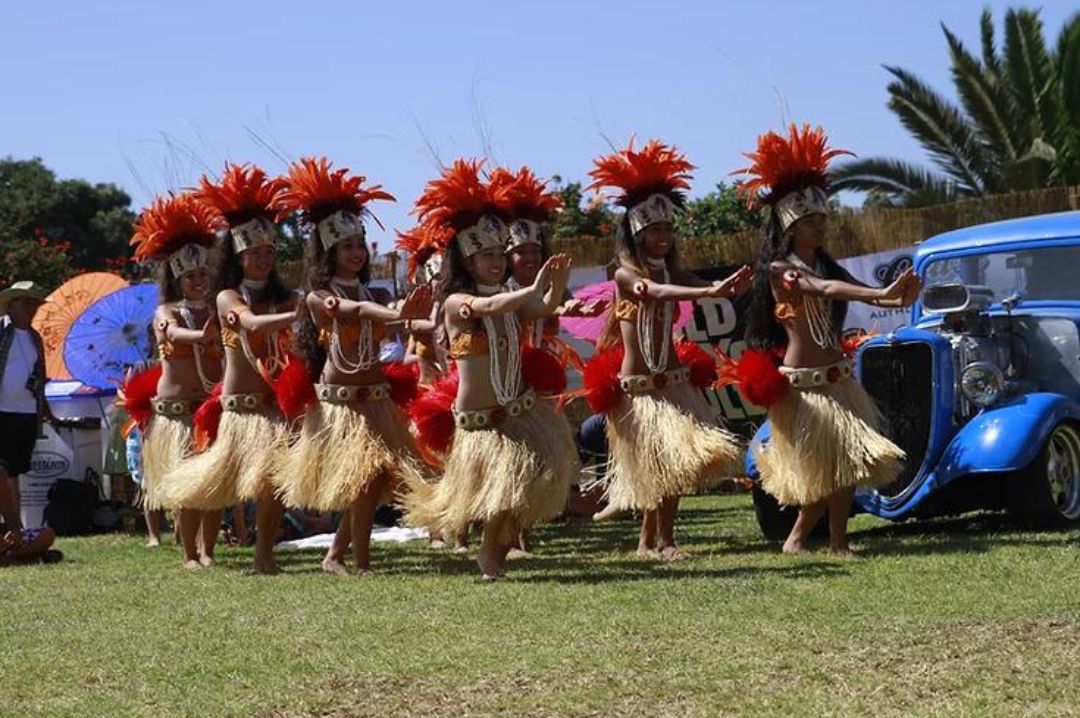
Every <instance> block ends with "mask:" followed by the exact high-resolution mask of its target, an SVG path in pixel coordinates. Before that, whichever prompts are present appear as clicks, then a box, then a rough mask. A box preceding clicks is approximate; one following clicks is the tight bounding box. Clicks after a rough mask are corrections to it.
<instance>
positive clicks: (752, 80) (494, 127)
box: [0, 0, 1078, 247]
mask: <svg viewBox="0 0 1080 718" xmlns="http://www.w3.org/2000/svg"><path fill="white" fill-rule="evenodd" d="M984 4H985V5H988V6H989V7H991V8H992V10H993V11H994V15H995V20H996V22H997V24H998V26H999V27H1000V24H1001V19H1002V17H1003V15H1004V11H1005V9H1006V8H1007V7H1008V6H1009V5H1010V4H1009V3H1005V2H990V3H978V2H961V1H950V2H941V0H938V1H937V2H931V1H928V0H908V1H906V2H880V1H877V0H862V1H861V2H857V1H854V0H834V1H832V2H824V1H822V2H810V1H807V0H803V1H802V2H794V1H790V2H789V1H787V0H775V1H774V2H770V3H755V2H729V1H727V0H724V1H720V0H714V1H713V2H682V3H679V2H669V3H661V2H651V3H647V2H634V1H628V0H627V1H623V2H606V1H605V2H561V1H552V2H543V3H541V2H533V3H526V2H512V1H510V0H504V2H466V1H464V0H460V1H459V2H446V1H444V2H434V1H430V2H406V1H404V0H399V2H394V3H388V2H384V3H369V2H360V1H356V2H317V1H315V0H311V1H309V2H303V3H301V2H291V3H290V2H276V1H273V0H263V1H262V2H254V1H251V0H244V1H240V0H236V1H234V2H226V1H225V0H218V2H213V3H212V2H203V1H201V0H198V1H195V0H189V1H186V2H175V3H166V2H152V1H150V2H148V1H146V0H143V1H141V2H119V1H118V2H104V1H103V2H99V3H87V2H71V1H69V0H59V1H54V2H33V3H31V2H20V1H17V0H13V1H12V2H5V3H3V5H2V6H0V27H2V28H4V36H5V37H4V42H3V43H0V67H3V68H5V72H4V83H3V95H2V98H3V99H2V101H0V102H2V104H0V108H2V111H0V155H12V156H15V157H30V156H35V155H36V156H40V157H42V158H43V159H44V160H45V162H46V163H47V164H48V165H49V166H50V167H52V168H53V169H55V170H56V171H57V172H58V173H59V174H60V175H61V176H74V177H85V178H87V179H89V180H92V181H107V182H115V183H117V184H119V185H121V186H123V187H124V188H125V189H127V190H128V191H129V192H130V193H131V195H132V198H133V204H134V205H135V207H136V209H138V208H139V207H141V206H142V205H143V204H145V203H146V202H147V201H148V200H149V198H150V193H153V192H160V191H163V190H166V189H170V188H179V187H183V186H188V185H190V184H192V183H193V182H194V181H195V180H197V178H198V176H199V175H200V174H201V173H202V172H203V171H205V170H207V169H209V170H211V171H219V170H220V167H221V165H222V164H223V163H224V161H225V160H226V159H230V160H235V161H253V162H256V163H258V164H261V165H262V166H264V167H265V168H266V169H267V170H268V171H271V172H279V171H281V170H282V169H283V168H284V164H283V162H282V160H281V159H280V158H279V157H278V156H277V155H278V154H280V155H282V156H285V157H288V158H296V157H299V156H302V155H305V154H325V155H327V156H329V157H330V158H331V159H332V160H334V161H335V162H336V163H337V164H339V165H344V166H348V167H350V168H352V169H353V170H354V171H356V172H358V173H360V174H364V175H367V176H368V177H369V179H371V180H373V181H376V182H379V183H381V184H383V185H384V186H385V187H386V188H387V189H388V190H389V191H391V192H392V193H393V194H395V195H396V196H397V198H398V203H397V204H396V205H395V206H386V207H381V208H377V209H376V213H377V214H378V216H379V217H380V219H382V220H383V223H384V224H385V225H386V226H387V228H388V230H389V229H394V228H405V227H406V226H408V224H409V219H408V217H407V212H408V210H409V209H410V207H411V204H412V201H413V199H414V198H415V197H416V195H417V194H418V192H419V191H420V189H421V188H422V186H423V184H424V182H426V181H427V180H428V179H429V178H431V177H432V176H433V175H434V174H435V172H436V169H435V159H434V157H433V153H432V151H431V148H434V150H435V152H437V154H438V156H439V158H441V159H442V160H443V161H445V162H448V161H449V160H451V159H453V158H454V157H456V156H460V155H467V156H474V155H481V154H485V152H489V153H490V156H491V158H492V159H493V160H495V161H497V162H499V163H506V164H510V165H514V166H517V165H521V164H528V165H530V166H532V167H533V168H534V170H535V171H536V172H537V173H538V174H540V175H541V176H550V175H553V174H560V175H562V176H563V177H565V178H569V179H580V178H583V177H584V175H585V172H586V171H587V170H588V168H589V166H590V162H591V160H592V158H593V157H595V156H596V155H598V154H600V153H602V152H604V151H606V150H607V143H606V140H605V137H607V138H610V140H611V141H612V142H615V143H616V144H619V145H621V144H623V143H624V142H625V141H626V140H627V139H628V138H629V136H630V135H631V134H632V133H636V134H637V135H638V137H640V138H642V139H645V138H651V137H658V138H661V139H663V140H665V141H669V142H674V143H675V144H676V145H678V146H679V147H680V148H681V149H682V150H683V151H685V152H686V153H687V155H688V156H689V158H690V159H691V161H693V162H694V163H695V164H697V165H698V167H699V169H698V170H697V172H696V180H695V192H694V193H696V194H701V193H704V192H706V191H708V190H709V189H710V188H711V187H712V185H713V184H714V183H715V182H717V181H719V180H723V179H725V177H726V176H727V174H728V173H729V172H730V171H731V170H733V169H735V168H737V167H739V166H741V164H740V163H741V157H740V152H742V151H744V150H748V149H750V148H751V147H752V146H753V143H754V138H755V137H756V136H757V134H758V133H760V132H762V131H764V130H766V129H769V128H774V127H777V126H779V125H780V123H781V122H782V121H785V120H795V121H808V122H812V123H817V124H821V125H823V126H824V127H825V128H826V129H827V130H828V132H829V134H830V136H831V138H832V140H833V143H834V144H835V145H838V146H841V147H844V148H848V149H851V150H853V151H855V152H856V153H858V154H860V155H864V156H866V155H894V156H901V157H906V158H909V159H916V160H918V159H921V154H920V152H919V149H918V147H917V145H915V143H914V142H913V141H912V140H911V139H910V138H909V137H908V136H907V134H906V133H905V132H904V131H903V129H902V128H901V127H900V125H899V123H898V122H897V121H896V120H895V119H894V117H893V116H892V115H891V114H890V113H889V112H888V111H887V110H886V109H885V101H886V93H885V86H886V84H887V82H888V77H887V74H886V72H885V71H884V70H883V69H882V67H881V66H882V64H895V65H899V66H902V67H905V68H907V69H910V70H912V71H914V72H916V73H917V74H919V75H920V76H922V77H923V78H924V79H926V80H927V81H929V82H930V83H931V84H932V85H934V86H935V87H938V88H939V89H942V90H950V87H951V86H950V84H949V75H948V59H947V51H946V47H945V42H944V38H943V36H942V33H941V29H940V26H939V23H940V22H944V23H945V24H946V25H947V26H948V27H949V28H950V29H952V30H953V31H954V32H956V33H957V34H958V35H959V36H960V37H961V38H962V39H963V40H964V41H965V42H966V43H967V44H968V45H969V46H970V47H972V48H973V49H975V48H977V47H978V38H979V36H978V18H979V12H980V10H981V8H982V7H983V5H984ZM1037 6H1038V7H1042V9H1043V20H1044V24H1045V26H1046V28H1047V35H1048V37H1049V39H1050V41H1051V42H1053V41H1054V40H1055V39H1056V37H1057V33H1058V30H1059V29H1060V27H1061V26H1062V24H1063V23H1064V21H1065V19H1066V18H1067V17H1068V16H1069V15H1070V14H1071V13H1072V12H1074V11H1076V10H1077V9H1078V7H1077V5H1076V4H1075V2H1069V1H1064V0H1052V1H1050V0H1047V1H1045V2H1042V3H1040V4H1038V5H1037ZM1001 34H1002V33H1001V32H1000V30H999V37H1000V35H1001ZM264 143H265V144H268V145H271V146H272V147H273V148H274V151H271V150H269V149H267V147H265V146H264ZM855 199H856V200H857V198H855ZM373 238H374V239H375V240H376V241H379V242H380V245H381V246H382V247H385V246H386V243H387V242H388V241H389V238H388V237H385V235H383V234H382V233H381V232H379V231H378V230H376V231H375V232H374V233H373Z"/></svg>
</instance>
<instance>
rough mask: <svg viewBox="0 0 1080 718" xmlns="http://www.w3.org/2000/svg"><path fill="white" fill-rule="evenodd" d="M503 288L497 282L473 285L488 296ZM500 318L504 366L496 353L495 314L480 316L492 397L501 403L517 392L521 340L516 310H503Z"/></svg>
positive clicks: (519, 390)
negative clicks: (493, 394)
mask: <svg viewBox="0 0 1080 718" xmlns="http://www.w3.org/2000/svg"><path fill="white" fill-rule="evenodd" d="M503 289H504V288H503V287H502V286H501V285H489V284H477V285H476V290H477V292H478V293H480V294H485V295H488V296H490V295H492V294H498V293H499V292H502V291H503ZM502 320H503V329H504V331H505V332H506V335H505V341H506V364H505V366H504V365H503V360H502V358H501V357H500V356H499V339H500V338H501V337H500V336H499V332H498V331H497V330H496V328H495V317H493V316H491V315H487V316H485V317H483V318H482V323H483V325H484V332H485V333H486V334H487V340H488V354H489V357H488V358H489V363H488V368H489V371H490V376H491V388H492V390H493V391H494V392H495V400H496V401H498V402H499V404H501V405H504V406H505V405H506V404H509V403H510V402H512V401H514V400H515V399H517V398H518V397H519V396H521V341H520V331H519V330H520V324H519V322H518V317H517V312H507V313H506V314H503V315H502Z"/></svg>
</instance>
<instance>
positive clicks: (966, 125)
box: [832, 9, 1080, 207]
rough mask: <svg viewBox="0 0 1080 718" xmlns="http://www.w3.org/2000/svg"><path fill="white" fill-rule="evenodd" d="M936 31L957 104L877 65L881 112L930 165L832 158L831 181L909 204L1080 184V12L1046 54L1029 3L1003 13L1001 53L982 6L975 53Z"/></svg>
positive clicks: (880, 199) (877, 199) (878, 200)
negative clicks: (883, 98)
mask: <svg viewBox="0 0 1080 718" xmlns="http://www.w3.org/2000/svg"><path fill="white" fill-rule="evenodd" d="M941 29H942V30H943V31H944V33H945V40H946V42H947V43H948V45H949V54H950V57H951V60H952V78H953V83H954V84H955V86H956V94H957V96H958V97H959V100H960V104H959V105H957V104H956V103H954V102H952V101H950V100H948V99H946V98H945V97H943V96H942V95H941V94H939V93H938V92H936V91H935V90H934V89H933V88H931V87H930V86H928V85H927V84H926V83H925V82H923V81H922V80H920V79H919V78H918V77H916V76H915V75H914V74H912V73H910V72H908V71H907V70H904V69H902V68H899V67H892V66H886V67H885V69H886V70H887V71H888V72H889V74H891V75H892V76H893V81H892V82H891V83H890V84H889V87H888V91H889V103H888V107H889V109H890V110H892V111H893V112H894V113H895V114H896V115H897V117H899V118H900V122H901V123H902V124H903V125H904V127H905V128H906V129H907V131H908V132H910V133H911V134H912V135H913V136H914V137H915V139H916V140H918V142H919V143H920V144H921V145H922V146H923V147H924V148H925V149H926V151H927V152H928V153H929V154H930V158H931V160H932V161H933V163H934V164H935V165H937V168H936V169H927V168H924V167H921V166H918V165H915V164H912V163H910V162H906V161H904V160H900V159H892V158H887V157H868V158H865V159H858V160H853V161H850V162H846V163H843V164H841V165H839V166H838V167H837V168H836V169H835V171H834V172H833V174H832V183H833V188H834V189H836V190H841V189H847V190H855V191H861V192H867V193H868V195H869V196H868V198H867V202H868V203H874V204H898V205H903V206H909V207H914V206H922V205H928V204H936V203H940V202H948V201H950V200H953V199H956V198H959V197H979V196H983V195H988V194H995V193H1001V192H1010V191H1016V190H1023V189H1031V188H1035V187H1047V186H1060V185H1074V184H1080V13H1077V14H1075V15H1073V16H1072V17H1071V18H1070V19H1069V20H1068V21H1067V22H1066V23H1065V27H1064V28H1063V29H1062V31H1061V34H1060V35H1059V36H1058V41H1057V45H1056V47H1055V48H1054V49H1053V50H1052V51H1051V50H1050V49H1048V48H1047V45H1046V42H1045V41H1044V39H1043V26H1042V20H1041V19H1040V17H1039V12H1038V11H1037V10H1026V9H1021V10H1009V11H1008V12H1007V13H1006V14H1005V42H1004V46H1003V47H1002V49H1001V51H1000V52H999V50H998V48H997V44H996V43H995V38H994V23H993V18H992V16H991V14H990V11H989V10H983V13H982V19H981V31H982V32H981V35H982V37H981V39H982V48H981V58H980V57H976V56H975V55H974V54H972V53H971V52H970V51H969V50H968V49H967V48H965V47H964V45H963V44H962V43H961V42H960V40H959V39H957V37H956V36H955V35H954V34H953V33H952V32H950V31H949V29H948V28H947V27H945V25H944V24H943V25H942V26H941Z"/></svg>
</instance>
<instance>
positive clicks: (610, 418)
mask: <svg viewBox="0 0 1080 718" xmlns="http://www.w3.org/2000/svg"><path fill="white" fill-rule="evenodd" d="M607 436H608V456H609V461H610V463H609V466H608V475H607V483H608V488H607V496H608V501H609V502H610V503H611V504H612V505H613V506H614V507H615V508H617V509H642V510H651V509H655V508H656V507H657V506H659V505H660V502H661V501H663V500H664V499H666V498H670V497H673V496H682V495H683V494H692V493H696V492H698V491H702V490H705V489H708V488H710V487H712V486H715V485H716V484H717V483H719V482H720V481H721V480H722V479H723V478H725V477H727V476H732V475H733V474H736V473H739V472H740V471H741V465H742V455H743V453H742V448H741V445H740V442H739V439H738V437H736V436H735V435H734V434H732V433H731V432H729V431H727V430H725V429H724V428H722V427H721V426H720V425H719V424H718V423H717V420H716V418H715V417H714V415H713V412H712V409H710V408H709V402H708V401H707V400H706V399H705V395H704V394H702V393H701V390H700V389H697V388H695V387H694V386H692V385H691V384H686V383H683V384H675V385H669V386H666V387H664V388H663V389H654V390H652V391H650V392H648V393H644V394H630V393H628V394H625V395H624V396H623V398H622V401H621V403H620V404H619V406H617V407H615V408H614V409H612V410H611V411H609V412H608V415H607Z"/></svg>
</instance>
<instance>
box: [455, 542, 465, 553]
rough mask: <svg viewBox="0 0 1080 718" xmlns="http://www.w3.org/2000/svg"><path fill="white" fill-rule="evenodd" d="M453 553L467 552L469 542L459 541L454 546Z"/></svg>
mask: <svg viewBox="0 0 1080 718" xmlns="http://www.w3.org/2000/svg"><path fill="white" fill-rule="evenodd" d="M454 553H460V554H466V553H469V544H466V543H459V544H457V545H456V546H454Z"/></svg>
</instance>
